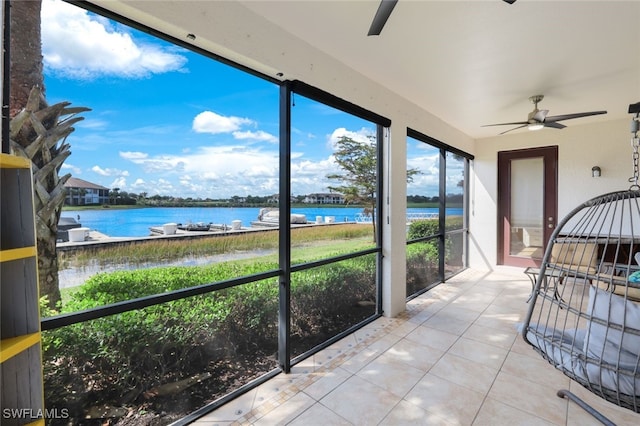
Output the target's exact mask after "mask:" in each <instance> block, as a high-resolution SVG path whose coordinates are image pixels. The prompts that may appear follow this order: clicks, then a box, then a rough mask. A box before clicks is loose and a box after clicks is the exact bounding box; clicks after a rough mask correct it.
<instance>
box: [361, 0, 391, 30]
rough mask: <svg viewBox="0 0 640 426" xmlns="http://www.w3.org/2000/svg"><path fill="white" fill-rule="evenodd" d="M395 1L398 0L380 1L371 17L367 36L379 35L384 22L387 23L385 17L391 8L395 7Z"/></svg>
mask: <svg viewBox="0 0 640 426" xmlns="http://www.w3.org/2000/svg"><path fill="white" fill-rule="evenodd" d="M396 3H398V0H382V1H380V5H379V6H378V11H377V12H376V15H375V16H374V17H373V22H371V27H370V28H369V32H368V33H367V35H368V36H372V35H380V32H381V31H382V28H383V27H384V24H386V23H387V19H389V16H390V15H391V12H392V11H393V8H394V7H396Z"/></svg>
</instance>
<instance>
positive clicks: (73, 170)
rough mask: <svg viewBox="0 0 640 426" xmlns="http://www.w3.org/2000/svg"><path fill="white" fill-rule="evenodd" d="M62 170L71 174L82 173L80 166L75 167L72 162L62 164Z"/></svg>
mask: <svg viewBox="0 0 640 426" xmlns="http://www.w3.org/2000/svg"><path fill="white" fill-rule="evenodd" d="M60 168H61V169H62V170H64V171H66V172H69V173H71V174H72V175H73V176H76V175H80V174H82V169H80V167H76V166H74V165H72V164H64V163H63V164H62V166H61V167H60Z"/></svg>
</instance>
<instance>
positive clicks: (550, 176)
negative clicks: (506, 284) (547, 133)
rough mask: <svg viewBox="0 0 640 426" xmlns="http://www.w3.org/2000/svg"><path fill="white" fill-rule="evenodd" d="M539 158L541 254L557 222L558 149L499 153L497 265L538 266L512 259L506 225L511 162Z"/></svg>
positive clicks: (525, 260) (509, 208)
mask: <svg viewBox="0 0 640 426" xmlns="http://www.w3.org/2000/svg"><path fill="white" fill-rule="evenodd" d="M540 157H542V158H543V163H544V178H543V179H544V181H543V183H542V185H543V191H544V200H543V204H544V205H543V211H544V216H543V217H544V218H545V220H543V226H542V230H543V232H542V244H543V253H544V249H545V248H546V247H547V243H548V242H549V238H550V237H551V234H552V233H553V230H554V228H555V227H556V224H557V223H558V146H557V145H553V146H545V147H536V148H526V149H518V150H512V151H499V152H498V161H497V169H498V182H497V184H498V202H497V207H498V215H497V216H498V218H497V219H498V227H497V230H498V244H497V245H498V256H497V263H498V265H509V266H519V267H528V266H537V267H539V266H540V263H541V260H542V259H533V258H525V257H518V256H512V255H511V254H510V252H509V249H510V242H511V241H510V238H511V226H510V223H509V218H510V217H511V160H518V159H526V158H540Z"/></svg>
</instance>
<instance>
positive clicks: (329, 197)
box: [304, 192, 344, 204]
mask: <svg viewBox="0 0 640 426" xmlns="http://www.w3.org/2000/svg"><path fill="white" fill-rule="evenodd" d="M304 202H305V203H308V204H344V195H342V194H338V193H335V192H326V193H313V194H308V195H307V196H306V197H305V198H304Z"/></svg>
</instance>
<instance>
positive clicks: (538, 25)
mask: <svg viewBox="0 0 640 426" xmlns="http://www.w3.org/2000/svg"><path fill="white" fill-rule="evenodd" d="M105 3H106V4H108V3H109V2H105ZM122 3H125V4H126V3H131V2H128V1H124V2H122ZM142 3H145V2H142ZM197 3H198V8H192V9H190V8H183V10H181V12H180V13H181V14H183V15H184V16H181V17H180V20H181V21H182V22H184V21H187V22H194V20H202V19H206V17H207V15H206V13H203V11H204V10H206V8H207V7H208V6H207V5H206V2H197ZM209 3H211V4H213V3H217V2H215V1H214V2H209ZM240 3H241V4H242V5H243V6H244V7H246V9H248V10H250V11H252V12H254V13H256V14H258V15H260V16H262V17H264V18H265V19H267V20H268V21H270V22H271V23H273V24H275V25H276V26H278V27H281V28H282V29H283V30H284V31H286V32H288V33H289V34H291V35H292V36H295V37H297V38H300V39H302V40H304V41H305V42H306V43H308V44H310V45H312V46H314V47H316V48H318V49H319V50H321V51H323V52H325V53H327V54H329V55H331V56H332V57H334V58H336V59H337V60H339V61H341V62H343V63H345V64H346V65H347V66H349V67H351V68H353V69H355V70H357V71H359V72H360V73H362V74H364V75H366V76H367V77H369V78H370V79H372V80H374V81H376V82H379V83H380V84H382V85H384V86H386V87H388V88H389V89H390V90H392V91H394V92H396V93H398V94H400V95H401V96H403V97H405V98H407V99H408V100H410V101H411V102H413V103H415V104H417V105H419V106H421V107H423V108H424V109H426V110H427V111H429V112H431V113H432V114H433V115H435V116H436V117H438V118H440V119H441V120H443V121H445V122H447V123H449V124H450V125H452V126H454V127H455V128H457V129H459V130H461V131H463V132H464V133H466V134H467V135H469V136H471V137H473V138H483V137H488V136H494V135H497V134H498V133H500V132H501V131H504V130H507V129H509V127H504V128H502V127H482V125H483V124H490V123H501V122H513V121H522V120H526V118H527V114H528V113H529V112H530V111H531V110H532V109H533V105H532V104H531V103H530V102H529V100H528V98H529V97H530V96H531V95H537V94H543V95H544V96H545V98H544V100H543V101H542V103H541V104H540V105H539V107H540V108H541V109H548V110H550V112H549V114H550V115H559V114H568V113H575V112H584V111H593V110H607V111H608V114H607V115H601V116H596V117H588V118H579V119H575V120H569V121H564V122H563V124H566V125H567V126H572V125H580V124H584V123H588V122H595V121H603V120H612V119H618V118H624V117H628V116H629V115H628V114H627V109H628V106H629V104H630V103H635V102H638V101H640V24H639V23H640V1H620V2H616V1H579V0H571V1H551V0H549V1H545V0H517V1H516V3H515V4H513V5H509V4H507V3H505V2H503V1H501V0H466V1H456V0H449V1H428V0H399V1H398V4H397V5H396V7H395V9H394V10H393V13H392V14H391V16H390V18H389V20H388V21H387V23H386V25H385V27H384V29H383V30H382V33H381V35H380V36H367V31H368V29H369V25H370V24H371V21H372V19H373V16H374V15H375V13H376V10H377V8H378V4H379V1H378V0H353V1H349V0H342V1H327V0H324V1H317V0H295V1H292V0H288V1H271V0H261V1H256V0H242V1H240ZM165 5H166V3H163V2H154V6H153V7H152V8H151V7H146V9H147V12H148V11H149V10H152V11H155V12H152V13H157V14H158V16H163V18H162V19H164V20H166V19H167V18H166V16H170V15H165V14H163V10H162V9H163V8H164V7H165ZM218 6H219V4H218ZM190 13H192V14H193V16H189V14H190ZM199 37H205V38H206V34H199ZM520 131H526V129H525V130H520ZM544 131H562V130H555V129H546V130H544Z"/></svg>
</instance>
